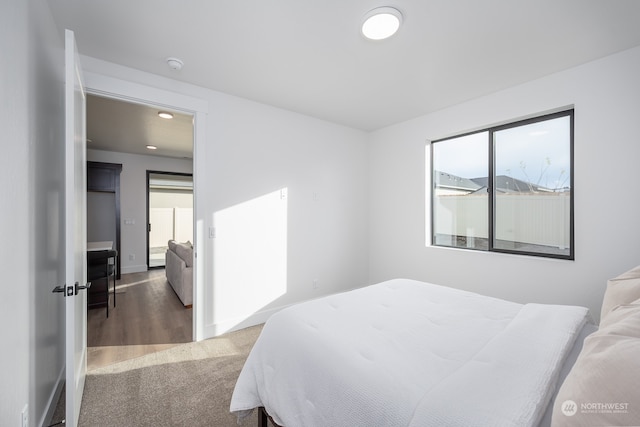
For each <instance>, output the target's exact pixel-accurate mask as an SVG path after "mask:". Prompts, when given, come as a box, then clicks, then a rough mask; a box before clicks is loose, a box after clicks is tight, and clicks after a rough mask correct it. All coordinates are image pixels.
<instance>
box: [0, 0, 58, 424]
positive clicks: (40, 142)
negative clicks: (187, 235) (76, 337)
mask: <svg viewBox="0 0 640 427" xmlns="http://www.w3.org/2000/svg"><path fill="white" fill-rule="evenodd" d="M0 51H1V52H3V54H4V55H5V57H6V58H10V61H6V60H5V61H2V65H1V70H0V99H2V102H1V103H0V117H2V119H1V120H2V122H1V123H2V125H1V126H2V132H3V143H2V150H3V155H2V157H1V159H0V170H1V171H2V174H3V182H5V185H3V186H2V188H1V189H0V192H1V194H0V199H1V200H3V201H5V202H6V203H9V201H10V203H11V205H12V206H13V209H5V210H3V213H2V220H1V221H0V226H1V227H2V236H3V238H4V240H5V241H6V242H8V243H7V244H6V245H2V249H0V251H1V252H0V260H1V261H0V262H1V263H2V271H3V280H2V293H3V295H4V297H3V298H1V299H0V322H1V323H2V325H3V327H2V336H1V337H2V341H3V342H4V343H5V346H4V347H5V351H2V352H1V353H0V354H1V356H0V366H2V371H1V372H2V384H3V385H2V387H1V388H0V420H1V421H0V424H2V425H11V426H14V425H15V426H19V425H21V412H22V410H23V408H24V407H25V405H27V404H28V408H29V409H28V417H29V425H41V424H43V423H45V422H47V421H48V418H49V417H50V415H51V413H49V412H48V409H49V408H50V407H52V406H51V402H53V401H55V399H56V398H57V395H56V392H57V391H59V390H60V389H59V386H61V384H62V383H61V380H63V378H62V377H61V375H62V374H63V369H64V305H63V303H64V299H63V298H62V297H61V296H60V294H53V293H51V290H52V289H53V287H54V286H55V285H60V284H63V283H64V261H65V260H64V253H63V250H64V246H63V243H64V242H63V240H62V238H63V236H64V222H63V219H64V216H63V208H64V203H63V197H64V157H63V156H64V139H63V136H64V131H63V125H64V108H63V101H64V93H63V88H64V86H63V77H64V76H63V72H64V68H63V67H64V62H63V60H64V56H63V41H62V40H61V39H60V37H59V35H58V33H57V31H56V29H55V27H54V24H53V21H52V18H51V15H50V12H49V9H48V6H47V5H46V3H43V2H39V1H35V0H34V1H29V2H25V1H23V0H9V1H3V2H2V3H1V5H0ZM9 242H10V243H9Z"/></svg>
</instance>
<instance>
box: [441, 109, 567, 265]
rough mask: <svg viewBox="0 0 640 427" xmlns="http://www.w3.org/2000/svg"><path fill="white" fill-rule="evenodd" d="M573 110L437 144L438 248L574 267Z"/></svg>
mask: <svg viewBox="0 0 640 427" xmlns="http://www.w3.org/2000/svg"><path fill="white" fill-rule="evenodd" d="M572 171H573V110H568V111H563V112H560V113H554V114H549V115H545V116H541V117H536V118H534V119H529V120H524V121H519V122H515V123H510V124H507V125H503V126H498V127H493V128H489V129H486V130H482V131H478V132H474V133H471V134H465V135H461V136H455V137H452V138H447V139H443V140H438V141H433V142H432V143H431V174H432V180H431V183H432V188H431V230H432V236H431V237H432V242H431V243H432V244H433V245H436V246H449V247H457V248H467V249H475V250H486V251H496V252H509V253H521V254H527V255H538V256H547V257H554V258H565V259H573V257H574V255H573V189H572V186H573V182H572V181H573V179H572V176H573V173H572Z"/></svg>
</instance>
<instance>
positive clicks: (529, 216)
mask: <svg viewBox="0 0 640 427" xmlns="http://www.w3.org/2000/svg"><path fill="white" fill-rule="evenodd" d="M434 201H435V204H434V207H435V213H434V215H435V217H434V232H435V233H436V234H444V235H454V236H456V235H457V236H468V237H472V238H473V237H477V238H485V239H486V238H488V237H489V232H488V225H489V220H488V212H487V210H488V206H487V203H488V201H489V198H488V197H487V196H486V195H455V196H453V195H446V196H444V195H443V196H439V197H436V198H435V200H434ZM569 209H570V197H569V193H550V194H524V195H517V194H499V195H498V196H497V198H496V212H495V216H496V229H495V233H496V239H498V240H507V241H512V242H522V243H530V244H534V245H543V246H551V247H556V248H561V249H564V248H568V247H569V245H570V241H569V240H570V233H569V232H570V230H569Z"/></svg>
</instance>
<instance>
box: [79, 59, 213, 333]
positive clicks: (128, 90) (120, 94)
mask: <svg viewBox="0 0 640 427" xmlns="http://www.w3.org/2000/svg"><path fill="white" fill-rule="evenodd" d="M85 81H86V90H87V92H88V93H90V94H94V95H98V96H102V97H107V98H113V99H118V100H122V101H126V102H133V103H138V104H148V105H154V106H158V107H166V108H168V109H172V110H176V111H183V112H185V113H188V114H191V115H193V212H194V219H193V223H194V236H193V238H194V241H193V245H194V258H195V259H194V272H193V287H194V288H193V340H194V341H200V340H202V339H204V338H205V336H204V330H205V325H204V319H205V316H204V308H205V304H204V301H205V297H204V294H205V289H204V285H203V282H204V280H203V277H202V276H203V272H204V268H203V266H202V261H201V258H202V257H200V258H198V256H197V254H198V251H199V250H200V249H201V248H202V247H203V239H204V236H201V235H200V234H201V233H200V228H201V227H198V226H196V224H198V169H197V162H196V161H195V160H196V156H197V152H198V147H204V146H205V142H206V123H207V120H206V119H207V114H208V109H209V103H208V102H207V101H206V100H204V99H200V98H195V97H191V96H187V95H182V94H179V93H175V92H169V91H165V90H162V89H158V88H154V87H150V86H145V85H142V84H139V83H134V82H130V81H125V80H120V79H117V78H113V77H108V76H104V75H100V74H96V73H93V72H89V71H85Z"/></svg>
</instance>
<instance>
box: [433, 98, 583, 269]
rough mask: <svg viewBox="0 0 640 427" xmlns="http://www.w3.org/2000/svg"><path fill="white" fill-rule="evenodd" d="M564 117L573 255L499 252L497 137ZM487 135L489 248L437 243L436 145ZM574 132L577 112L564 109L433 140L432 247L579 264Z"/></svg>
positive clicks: (571, 251) (517, 251) (570, 250)
mask: <svg viewBox="0 0 640 427" xmlns="http://www.w3.org/2000/svg"><path fill="white" fill-rule="evenodd" d="M560 117H569V151H570V160H569V162H570V171H569V179H570V192H569V245H570V247H569V254H568V255H565V254H556V253H545V252H533V251H525V250H511V249H504V248H496V247H494V237H495V236H494V233H495V228H496V215H495V210H496V207H495V204H496V200H497V197H496V188H495V186H494V176H495V137H494V135H495V133H496V132H499V131H502V130H506V129H512V128H516V127H521V126H526V125H530V124H533V123H538V122H543V121H547V120H553V119H556V118H560ZM483 132H487V138H488V141H487V147H488V171H487V187H488V188H487V192H488V197H489V200H488V203H487V205H488V215H489V217H488V224H487V225H488V237H487V240H488V248H487V249H480V248H475V247H462V246H453V245H444V244H438V243H436V233H435V222H434V208H435V206H434V197H435V190H436V186H435V184H436V182H435V175H434V172H435V171H434V164H433V147H434V144H437V143H439V142H443V141H448V140H451V139H456V138H460V137H464V136H468V135H474V134H478V133H483ZM574 132H575V110H574V108H569V109H563V110H561V111H557V112H553V113H547V114H542V115H539V116H535V117H531V118H527V119H523V120H517V121H513V122H509V123H506V124H502V125H497V126H491V127H487V128H484V129H478V130H476V131H473V132H466V133H461V134H457V135H453V136H450V137H446V138H441V139H437V140H433V141H431V142H430V144H429V151H430V167H429V173H430V174H431V188H430V192H429V194H430V223H431V232H430V234H431V246H436V247H446V248H455V249H463V250H472V251H480V252H495V253H505V254H513V255H525V256H535V257H542V258H555V259H563V260H569V261H574V260H575V225H574V217H575V213H574V197H575V181H574Z"/></svg>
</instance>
